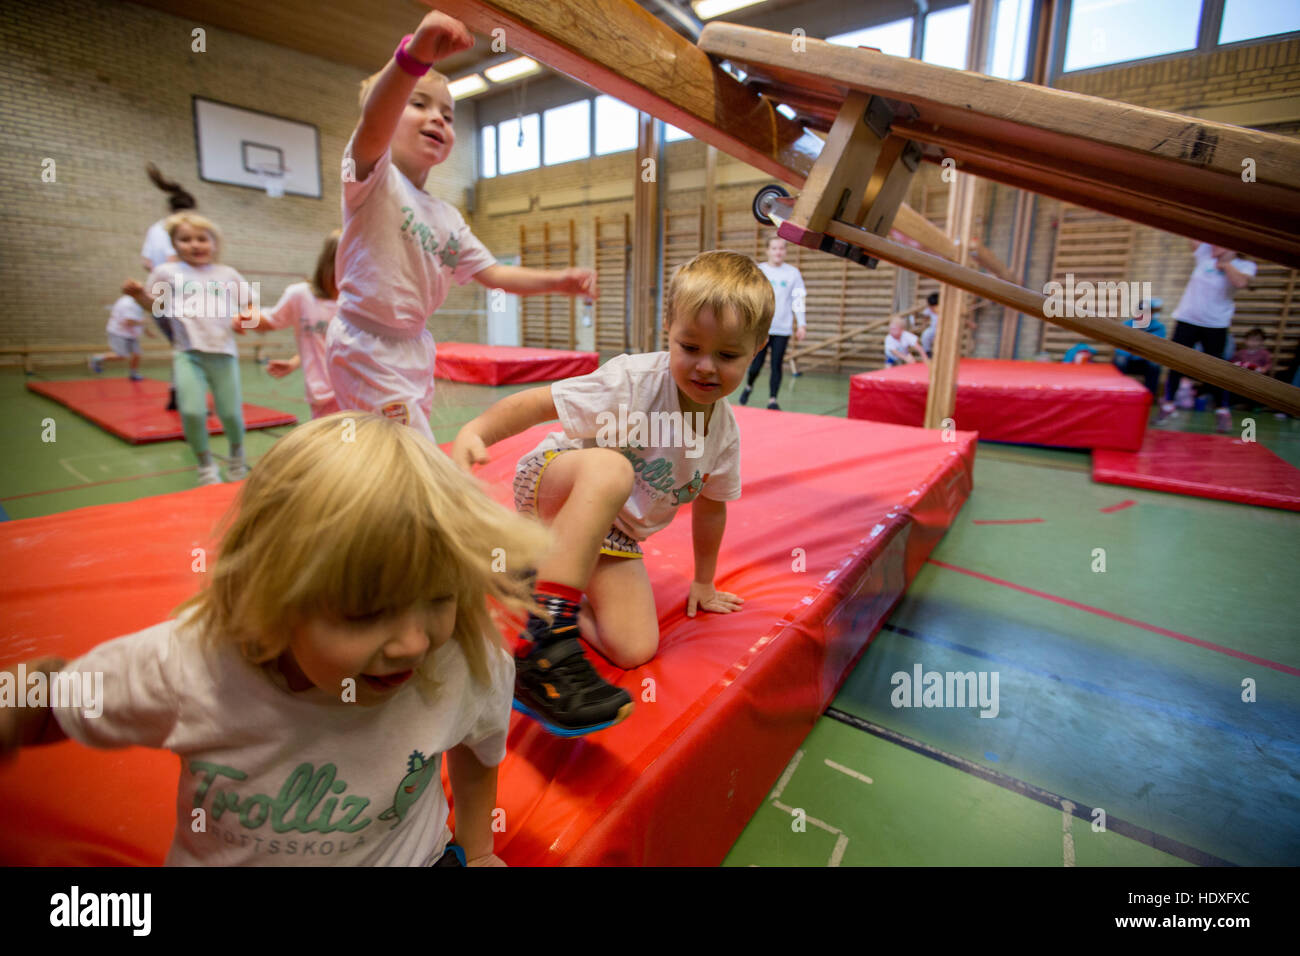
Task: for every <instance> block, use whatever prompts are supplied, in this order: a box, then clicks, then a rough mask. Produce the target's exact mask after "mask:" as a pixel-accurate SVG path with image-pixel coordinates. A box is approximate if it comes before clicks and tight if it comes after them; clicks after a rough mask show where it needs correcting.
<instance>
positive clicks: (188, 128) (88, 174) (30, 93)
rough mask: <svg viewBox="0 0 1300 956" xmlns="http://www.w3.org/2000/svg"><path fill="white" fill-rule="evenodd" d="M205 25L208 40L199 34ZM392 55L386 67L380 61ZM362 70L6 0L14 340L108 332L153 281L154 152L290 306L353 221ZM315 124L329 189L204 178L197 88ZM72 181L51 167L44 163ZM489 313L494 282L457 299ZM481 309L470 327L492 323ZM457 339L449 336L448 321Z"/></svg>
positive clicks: (459, 170)
mask: <svg viewBox="0 0 1300 956" xmlns="http://www.w3.org/2000/svg"><path fill="white" fill-rule="evenodd" d="M196 26H204V28H205V29H206V33H207V35H206V48H207V49H206V52H203V53H194V52H191V31H192V30H193V29H194V28H195V27H196ZM381 65H382V64H376V69H378V68H379V66H381ZM364 75H365V74H364V72H363V71H359V70H357V69H355V68H352V67H348V66H343V65H340V64H337V63H332V62H330V61H327V60H322V59H318V58H316V57H312V56H308V55H305V54H301V53H297V52H294V51H292V50H288V49H285V48H284V47H279V46H275V45H272V44H268V43H263V42H261V41H258V40H253V39H250V38H248V37H245V36H241V35H239V34H236V33H231V32H228V31H225V30H220V29H217V28H213V27H209V26H205V25H204V24H202V23H197V22H191V21H189V20H187V19H182V18H178V17H173V16H170V15H168V14H164V13H160V12H157V11H154V10H151V9H149V8H145V7H140V6H136V5H134V4H129V3H116V2H109V0H48V2H34V0H6V2H5V3H4V4H3V6H2V7H0V77H2V79H0V115H3V116H4V121H3V125H2V126H0V139H2V145H3V151H4V155H5V157H6V162H5V163H4V164H3V166H0V282H3V284H4V288H5V289H6V290H7V294H8V296H9V299H8V302H7V308H5V309H4V310H3V311H2V312H0V344H3V345H20V344H29V343H42V344H59V343H81V342H101V341H102V340H103V336H104V323H105V320H106V318H107V313H106V311H105V308H104V307H106V306H108V305H110V304H111V303H112V302H113V301H114V300H115V299H116V298H117V296H118V295H119V287H120V285H121V283H122V280H123V279H124V278H126V277H128V276H135V277H138V278H143V271H142V269H141V267H140V265H139V258H140V246H141V243H142V242H143V240H144V233H145V230H146V229H147V228H148V227H149V225H150V224H151V223H153V222H154V221H156V220H157V219H159V218H160V217H162V216H163V215H165V214H166V213H167V211H168V207H167V204H166V202H165V199H166V196H165V194H164V193H162V192H160V191H158V190H157V189H156V188H155V187H154V186H153V184H152V183H151V182H150V181H149V179H148V177H147V176H146V175H145V172H144V166H145V163H147V162H149V161H153V162H154V163H156V164H157V165H158V166H159V167H160V168H161V169H162V170H163V172H164V173H166V174H167V175H168V176H170V177H172V178H174V179H176V180H178V181H179V182H180V183H181V184H182V185H183V186H185V188H187V189H188V190H189V191H190V192H191V193H193V195H194V196H195V198H196V199H197V200H198V205H199V211H200V212H202V213H203V214H204V215H206V216H208V217H209V218H211V219H212V220H213V221H214V222H216V223H217V225H218V226H220V227H221V229H222V231H223V233H224V239H225V249H224V255H223V259H224V261H225V262H226V263H227V264H229V265H231V266H233V267H234V268H235V269H237V270H239V271H240V272H241V273H242V274H243V275H244V276H245V278H247V279H248V280H249V281H258V282H260V283H261V291H262V298H263V300H269V301H270V302H271V303H274V302H275V301H276V299H277V298H278V296H279V294H280V293H281V292H282V291H283V290H284V287H285V286H286V285H288V284H290V283H291V282H295V281H299V280H300V279H302V278H305V277H306V274H307V273H309V272H310V271H311V269H312V268H313V267H314V265H315V262H316V256H317V254H318V252H319V250H320V245H321V242H322V241H323V239H324V237H325V235H326V234H327V233H328V232H329V231H330V230H332V229H334V228H337V227H338V225H339V224H340V207H339V201H340V185H339V176H338V169H339V160H340V157H341V156H342V153H343V147H344V145H345V144H346V142H347V139H348V137H349V135H350V134H351V132H352V129H353V127H354V125H355V124H356V121H357V117H358V108H357V87H358V84H359V83H360V81H361V80H362V78H363V77H364ZM194 95H198V96H203V97H206V98H209V99H213V100H220V101H221V102H223V103H229V104H232V105H235V106H241V107H247V108H249V109H255V110H261V111H263V112H267V113H273V114H276V115H279V116H284V117H287V118H290V119H294V120H299V121H302V122H307V123H313V124H315V125H316V127H317V128H318V130H319V132H320V151H321V166H322V172H321V182H322V198H321V199H305V198H300V197H295V196H285V197H283V198H280V199H271V198H270V197H268V196H267V195H266V194H265V193H264V192H260V191H257V190H251V189H245V188H241V187H237V186H227V185H222V184H218V183H209V182H203V181H202V180H200V179H199V176H198V162H197V158H196V155H195V146H194V123H193V113H192V105H191V97H192V96H194ZM474 129H475V120H474V108H473V104H472V103H466V104H461V106H460V108H459V109H458V111H457V117H456V133H457V138H458V143H457V146H456V149H455V150H454V152H453V154H452V158H451V159H450V160H449V161H448V162H447V163H445V164H443V165H442V166H440V167H436V168H435V169H434V170H433V171H432V173H431V174H430V176H429V181H428V183H427V185H426V188H427V189H428V191H429V192H431V193H433V194H435V195H438V196H441V197H442V198H444V199H447V200H448V201H449V202H451V203H453V204H454V205H456V206H458V207H462V208H463V206H464V203H465V190H466V188H467V187H468V186H470V185H471V184H472V182H473V176H474V170H475V168H476V166H475V143H476V137H475V135H474ZM47 157H48V158H51V159H53V160H54V161H55V164H56V166H55V169H56V176H57V178H56V181H55V182H53V183H44V182H42V181H41V169H42V160H43V159H45V158H47ZM445 308H446V309H447V310H448V313H449V315H448V317H447V319H446V321H447V322H448V323H451V322H453V321H454V319H455V318H457V317H455V316H454V310H468V311H473V312H474V313H476V314H477V313H481V312H482V309H483V296H482V294H481V290H480V289H479V287H478V286H469V287H466V288H465V289H461V290H457V291H456V292H454V293H453V294H452V296H451V297H450V298H449V299H448V302H447V303H446V305H445ZM474 318H475V317H474V316H470V317H469V319H470V324H471V329H476V328H477V326H476V325H475V324H474ZM443 337H450V336H446V335H444V336H443Z"/></svg>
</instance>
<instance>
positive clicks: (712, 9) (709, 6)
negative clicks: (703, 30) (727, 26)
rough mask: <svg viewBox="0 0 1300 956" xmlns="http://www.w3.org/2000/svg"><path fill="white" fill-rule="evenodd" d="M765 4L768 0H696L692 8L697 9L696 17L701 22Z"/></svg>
mask: <svg viewBox="0 0 1300 956" xmlns="http://www.w3.org/2000/svg"><path fill="white" fill-rule="evenodd" d="M765 2H766V0H696V2H695V3H693V4H691V6H692V7H693V8H694V9H695V15H696V16H697V17H699V18H700V19H701V20H710V19H712V18H713V17H720V16H722V15H723V14H724V13H730V12H731V11H732V10H739V9H741V8H742V7H752V6H753V5H754V4H756V3H765Z"/></svg>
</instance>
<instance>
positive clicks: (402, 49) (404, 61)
mask: <svg viewBox="0 0 1300 956" xmlns="http://www.w3.org/2000/svg"><path fill="white" fill-rule="evenodd" d="M413 39H415V34H414V33H408V34H407V35H406V36H404V37H402V42H401V43H399V44H397V49H396V50H394V51H393V59H394V60H396V61H397V65H398V66H400V67H401V68H402V69H403V70H405V71H406V72H407V73H409V74H411V76H424V74H426V73H428V72H429V70H431V69H432V68H433V64H432V63H423V62H421V61H420V60H417V59H416V58H415V57H413V56H411V54H409V53H407V52H406V44H408V43H410V42H411V41H412V40H413Z"/></svg>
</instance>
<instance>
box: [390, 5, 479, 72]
mask: <svg viewBox="0 0 1300 956" xmlns="http://www.w3.org/2000/svg"><path fill="white" fill-rule="evenodd" d="M473 45H474V38H473V37H472V36H470V32H469V30H467V29H466V28H465V24H463V23H461V22H460V21H459V20H457V19H456V18H454V17H449V16H447V14H445V13H439V12H438V11H437V10H432V11H430V12H429V13H428V14H427V15H426V16H425V18H424V19H423V20H421V21H420V26H419V27H418V28H417V29H416V31H415V35H414V36H413V37H412V38H411V42H410V43H408V44H407V47H406V52H407V53H409V54H410V55H411V56H413V57H415V58H416V59H417V60H419V61H420V62H422V63H437V62H438V61H439V60H442V59H445V58H446V57H449V56H451V55H452V54H453V53H459V52H460V51H461V50H468V49H469V48H470V47H472V46H473Z"/></svg>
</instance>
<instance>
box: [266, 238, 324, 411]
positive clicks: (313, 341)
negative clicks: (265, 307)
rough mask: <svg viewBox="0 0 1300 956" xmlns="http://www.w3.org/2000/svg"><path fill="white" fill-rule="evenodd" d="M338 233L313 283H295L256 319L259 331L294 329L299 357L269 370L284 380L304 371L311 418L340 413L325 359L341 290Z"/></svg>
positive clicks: (319, 261) (274, 364)
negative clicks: (337, 269)
mask: <svg viewBox="0 0 1300 956" xmlns="http://www.w3.org/2000/svg"><path fill="white" fill-rule="evenodd" d="M339 234H340V231H339V230H338V229H335V230H334V231H333V232H332V233H330V234H329V238H327V239H326V240H325V245H324V247H323V248H322V249H321V251H320V256H319V258H317V260H316V271H315V272H314V273H313V274H312V279H311V282H310V283H307V282H295V283H294V284H293V285H291V286H289V288H287V289H285V290H284V295H282V296H280V301H279V302H277V303H276V305H275V308H274V309H272V310H271V311H270V312H263V313H259V314H258V315H257V316H256V317H255V319H254V321H256V323H257V324H256V325H255V326H254V328H256V329H257V330H258V331H259V332H267V331H270V330H271V329H282V328H284V327H285V326H286V325H292V326H293V335H294V338H295V339H296V340H297V342H298V354H297V355H295V356H294V357H293V358H291V359H274V360H273V361H272V362H271V363H270V364H269V365H268V366H267V369H266V370H267V371H268V372H269V373H271V375H272V376H274V377H275V378H284V377H285V376H286V375H288V374H289V373H290V372H292V371H294V370H295V369H297V368H299V367H301V368H302V370H303V371H302V377H303V382H304V383H305V384H306V386H307V404H309V405H310V406H311V417H312V418H321V417H323V416H325V415H329V414H331V413H332V412H337V411H338V410H339V403H338V402H337V401H335V399H334V388H333V386H332V385H330V376H329V366H328V364H327V362H326V358H325V332H326V330H327V329H328V328H329V324H330V320H331V319H332V318H334V314H335V313H336V312H337V311H338V307H339V306H338V301H337V299H338V294H339V290H338V286H337V285H335V284H334V253H335V252H336V251H337V250H338V247H339Z"/></svg>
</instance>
